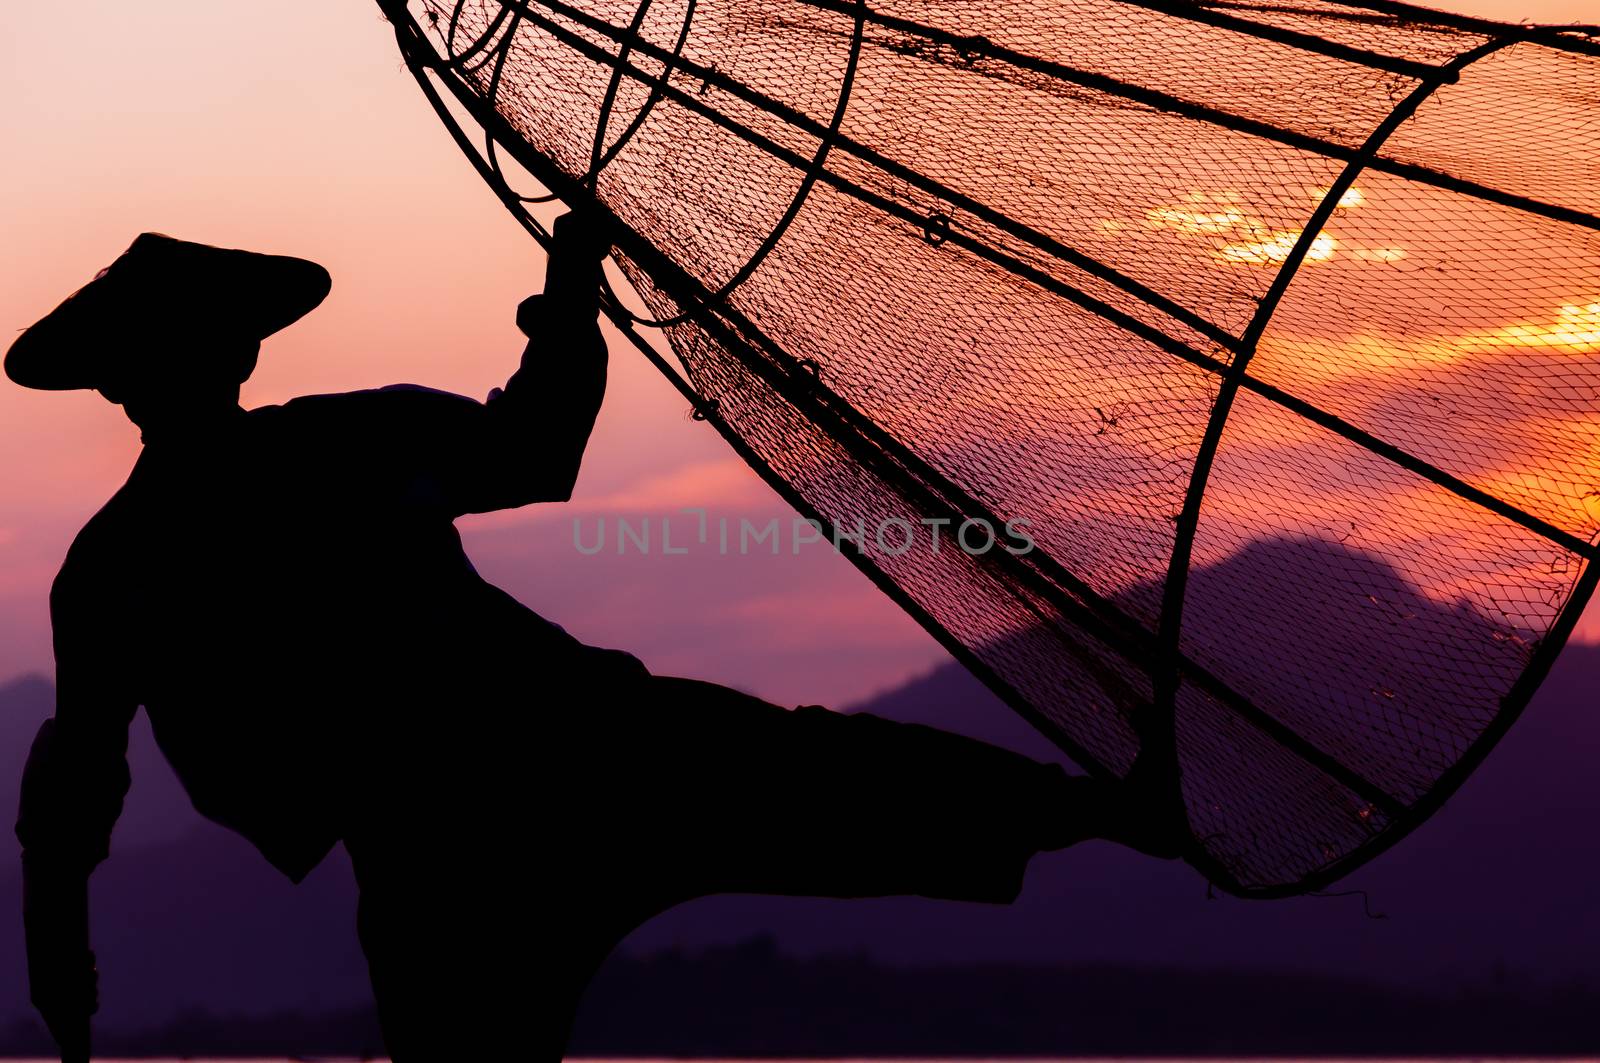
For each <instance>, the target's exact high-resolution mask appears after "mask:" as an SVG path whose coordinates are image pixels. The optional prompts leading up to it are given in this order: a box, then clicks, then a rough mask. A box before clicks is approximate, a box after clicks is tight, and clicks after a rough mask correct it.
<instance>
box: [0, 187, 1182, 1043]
mask: <svg viewBox="0 0 1600 1063" xmlns="http://www.w3.org/2000/svg"><path fill="white" fill-rule="evenodd" d="M568 217H569V218H570V217H571V216H570V215H569V216H568ZM597 232H598V230H597V229H596V228H595V227H593V226H582V227H579V226H576V225H573V224H571V223H569V222H567V220H566V219H563V224H561V225H558V228H557V239H556V250H555V253H554V254H553V256H552V263H551V267H550V274H549V283H548V284H547V285H546V293H545V294H544V295H543V296H534V297H532V298H531V299H529V300H527V301H526V302H524V304H523V305H522V306H521V307H520V308H519V311H518V323H519V325H520V326H521V327H522V329H523V330H524V331H525V332H526V333H527V335H528V336H529V337H530V342H529V344H528V349H527V351H526V353H525V354H524V355H523V359H522V366H521V368H520V369H519V370H518V371H517V372H516V374H515V375H513V376H512V378H511V379H510V381H508V382H507V384H506V386H505V388H504V389H503V390H498V391H496V392H494V393H492V394H491V395H490V396H489V398H488V401H486V402H482V403H479V402H476V401H473V400H471V399H467V398H462V397H460V396H457V395H450V394H445V393H443V392H439V391H433V390H429V389H426V388H420V387H413V386H406V385H401V386H396V387H386V388H380V389H377V390H374V391H358V392H352V393H349V394H340V395H317V396H309V397H305V398H298V399H294V400H293V401H290V402H288V403H285V404H284V405H282V406H265V407H261V408H258V409H254V410H250V411H245V410H242V409H240V407H239V404H238V396H239V385H240V383H241V382H242V381H244V380H245V379H246V378H247V377H248V376H249V375H250V373H251V371H252V370H253V369H254V367H255V363H256V355H257V351H258V349H259V345H260V341H261V340H262V339H264V338H265V337H267V336H268V335H271V334H272V333H274V332H276V331H277V330H279V329H281V328H283V327H284V326H286V325H288V324H290V323H291V322H293V321H295V320H296V319H298V318H299V317H301V316H302V315H304V314H305V313H307V312H309V311H310V310H311V309H313V308H314V307H316V306H317V304H318V303H320V302H321V301H322V299H323V297H324V296H325V295H326V294H327V292H328V288H329V278H328V274H327V273H326V271H324V270H323V269H322V268H321V267H320V266H317V265H314V264H312V263H310V262H306V261H303V260H300V259H294V258H284V257H275V256H267V255H257V254H252V253H248V252H244V251H236V250H225V249H221V248H214V247H208V246H205V245H201V244H193V243H187V242H184V241H180V240H174V239H171V238H169V237H165V236H160V235H156V234H151V233H146V234H144V235H142V236H140V237H139V238H138V239H137V240H135V241H134V242H133V245H132V246H131V247H129V249H128V250H127V252H126V253H124V254H123V255H122V256H121V257H120V258H118V259H117V260H116V261H115V262H114V263H112V264H111V266H110V267H108V268H107V269H106V270H103V271H102V272H101V274H100V275H99V276H98V277H97V278H96V279H95V280H94V281H92V282H91V283H90V284H88V285H87V286H85V287H84V288H83V289H81V290H80V291H79V292H77V293H76V294H75V295H73V296H72V297H71V298H69V299H68V300H67V301H66V302H65V303H63V304H62V305H61V306H60V307H58V308H57V309H56V310H55V311H53V312H52V313H51V314H50V315H49V316H47V317H46V318H44V319H43V320H42V321H40V322H39V323H38V324H37V325H35V326H33V327H32V328H31V329H29V330H28V331H27V332H26V333H24V334H23V335H22V336H21V337H20V338H19V339H18V340H17V341H16V343H15V344H14V345H13V346H12V348H11V350H10V352H9V354H8V355H7V357H6V363H5V367H6V372H7V373H8V374H9V375H10V376H11V377H12V379H13V380H15V381H16V382H17V383H19V384H23V385H26V386H28V387H35V388H52V389H54V388H93V389H96V390H98V391H99V392H100V393H101V394H102V395H104V396H105V397H106V398H107V399H109V400H110V401H112V402H114V403H119V404H121V405H122V406H123V408H124V410H125V411H126V412H127V415H128V417H129V418H131V419H132V420H133V421H134V422H135V423H136V424H137V425H138V426H139V428H140V429H141V431H142V433H143V440H144V444H145V445H144V451H143V453H142V454H141V455H140V456H139V460H138V462H137V464H136V465H135V466H134V468H133V472H132V473H131V475H130V476H129V478H128V482H127V483H126V484H125V485H124V486H123V487H122V489H121V490H119V491H118V492H117V493H116V495H115V496H113V497H112V499H111V500H110V501H109V502H108V503H107V504H106V505H105V507H104V508H103V509H101V510H100V512H99V513H97V514H96V515H95V516H94V517H93V519H91V520H90V521H89V523H88V525H87V526H86V527H85V528H84V529H83V531H82V532H80V533H79V535H78V537H77V540H76V541H75V542H74V543H73V545H72V548H71V550H70V551H69V553H68V555H67V559H66V562H65V563H64V564H63V566H62V568H61V573H60V575H59V576H58V577H57V578H56V582H55V586H54V588H53V590H52V591H51V597H50V607H51V617H52V621H53V624H54V636H55V653H56V667H57V691H58V692H57V698H58V700H57V706H56V715H55V718H54V719H53V720H50V721H47V722H46V723H45V725H44V727H43V728H42V729H41V730H40V732H39V736H38V738H37V739H36V741H35V742H34V746H33V750H32V752H31V754H30V756H29V758H28V765H27V769H26V772H25V774H24V778H23V784H22V809H21V815H20V818H19V822H18V825H17V834H18V836H19V837H20V838H21V840H22V843H23V848H24V852H23V866H24V878H25V919H26V924H27V939H28V967H29V977H30V979H31V982H32V987H33V1000H34V1003H35V1004H36V1005H37V1007H38V1008H39V1010H40V1012H41V1013H42V1015H43V1016H44V1018H45V1021H46V1022H47V1024H48V1025H49V1027H50V1029H51V1031H52V1032H53V1034H54V1035H55V1037H56V1039H57V1041H58V1042H59V1043H60V1044H61V1046H62V1049H63V1054H64V1056H65V1057H67V1058H69V1059H83V1058H87V1054H88V1037H89V1016H90V1014H91V1013H92V1012H93V1010H94V1007H95V994H96V990H95V984H96V975H95V971H94V966H93V956H92V954H91V953H90V950H89V940H88V929H87V879H88V876H89V873H90V871H91V870H92V869H93V868H94V867H95V865H97V864H98V863H100V861H102V860H104V859H105V857H106V855H107V851H108V845H109V839H110V835H111V829H112V825H113V824H114V822H115V821H116V819H117V816H118V813H119V812H120V811H121V807H122V800H123V796H124V794H125V793H126V792H127V788H128V785H129V775H128V767H127V762H126V758H125V751H126V746H127V736H128V725H129V722H130V720H131V719H132V717H133V714H134V712H135V711H136V710H137V709H138V707H139V706H140V705H143V706H144V707H145V709H146V711H147V712H148V713H149V715H150V723H151V726H152V728H153V729H154V732H155V736H156V740H157V742H158V743H159V744H160V746H161V749H162V751H163V753H164V754H165V755H166V757H167V758H168V760H170V761H171V763H172V766H173V768H174V769H175V771H176V772H177V775H178V777H179V778H180V779H181V780H182V782H183V785H184V787H185V788H186V789H187V791H188V793H189V795H190V797H191V799H192V800H193V802H194V805H195V807H196V808H197V809H198V810H199V811H200V812H201V813H202V814H203V815H205V816H207V817H209V818H210V819H213V820H215V821H216V822H218V823H221V824H223V825H225V826H228V827H230V828H232V829H234V830H236V831H238V832H239V833H241V834H243V835H244V836H245V837H246V838H248V839H249V840H250V841H251V842H253V843H254V844H255V845H256V847H257V848H259V849H260V850H261V852H262V853H263V854H264V855H265V856H266V858H267V859H268V860H269V861H271V862H272V864H273V865H274V866H275V867H277V868H278V869H279V870H281V871H283V872H284V873H285V874H286V875H288V876H289V877H290V878H291V879H295V880H297V881H298V880H299V879H301V878H303V877H304V876H305V875H306V874H307V873H308V872H309V871H311V869H312V868H313V867H315V866H316V865H317V863H318V862H319V861H321V860H322V858H323V857H324V856H325V855H326V854H327V852H328V851H329V849H330V848H332V846H333V845H334V844H336V843H337V842H339V841H340V840H343V841H344V843H345V845H346V846H347V848H348V849H349V852H350V856H351V858H352V861H353V863H354V865H355V871H356V876H357V879H358V881H359V884H360V890H361V900H360V908H359V914H358V923H359V928H360V936H361V943H362V946H363V948H364V950H365V951H366V954H367V957H368V961H369V965H370V969H371V975H372V983H373V987H374V989H375V991H376V995H377V1000H378V1008H379V1016H380V1019H381V1021H382V1025H383V1030H384V1036H385V1039H386V1041H387V1042H388V1044H389V1047H390V1051H391V1052H392V1053H393V1055H394V1058H395V1059H396V1060H398V1061H400V1063H405V1061H407V1060H466V1059H473V1058H483V1059H489V1058H495V1057H494V1056H491V1055H489V1054H488V1053H502V1054H503V1053H508V1052H513V1051H514V1052H516V1054H517V1055H519V1056H528V1055H532V1056H534V1057H536V1058H541V1059H546V1060H554V1059H558V1058H559V1057H560V1055H561V1052H562V1049H563V1047H564V1044H565V1039H566V1035H567V1029H568V1026H569V1025H570V1021H571V1018H572V1014H573V1010H574V1008H575V1007H576V1004H577V1001H578V997H579V994H580V993H581V992H582V989H583V987H584V985H585V983H586V982H587V980H588V979H589V976H590V975H591V974H592V972H593V971H594V969H595V968H596V966H597V965H598V964H599V963H600V961H601V960H602V959H603V958H604V957H605V955H606V954H607V952H609V951H610V949H611V948H612V947H613V945H615V944H616V943H617V942H618V941H619V940H620V939H621V938H622V937H623V936H624V935H625V934H627V933H628V932H629V931H630V930H632V929H633V928H634V927H636V926H638V925H639V924H640V923H641V922H643V921H644V920H646V919H648V918H649V917H650V916H652V915H655V914H656V913H658V912H660V911H662V910H664V909H666V908H668V907H670V906H671V905H674V904H677V903H679V902H681V901H686V900H688V899H690V898H693V897H698V896H702V895H705V894H711V893H725V892H743V893H779V894H797V895H818V896H833V897H863V896H878V895H885V894H922V895H925V896H930V897H946V898H957V899H963V900H975V901H993V902H1005V901H1009V900H1011V899H1012V898H1013V897H1014V896H1015V895H1016V894H1017V892H1018V890H1019V889H1020V887H1021V883H1022V876H1023V870H1024V868H1025V866H1026V864H1027V862H1028V859H1029V857H1030V856H1031V855H1032V854H1033V853H1034V852H1036V851H1039V850H1045V849H1055V848H1059V847H1062V846H1066V845H1070V844H1072V843H1073V842H1076V841H1079V840H1080V839H1083V838H1086V837H1092V836H1100V837H1116V838H1119V839H1120V840H1124V841H1127V842H1129V843H1130V844H1135V845H1138V846H1139V847H1140V848H1143V849H1146V850H1152V849H1157V850H1169V849H1171V846H1170V845H1169V844H1167V843H1166V842H1164V841H1162V840H1160V839H1153V838H1152V837H1146V836H1145V834H1144V828H1143V827H1142V826H1141V825H1139V824H1138V823H1136V822H1135V820H1136V818H1137V817H1136V816H1135V815H1134V814H1133V813H1131V812H1130V811H1129V810H1130V808H1133V807H1134V806H1133V805H1132V804H1130V803H1125V802H1123V801H1122V800H1121V796H1122V795H1121V793H1120V792H1118V791H1117V790H1116V789H1115V788H1114V787H1113V786H1112V785H1111V784H1107V783H1102V782H1094V781H1090V780H1087V779H1077V778H1069V777H1068V776H1066V775H1065V774H1064V773H1063V772H1062V771H1061V770H1060V768H1058V767H1055V766H1044V765H1040V764H1037V763H1035V762H1034V761H1031V760H1028V759H1026V758H1024V757H1021V756H1017V755H1015V754H1012V753H1009V752H1005V751H1002V750H1000V749H996V748H994V747H991V746H987V745H984V744H981V743H979V742H975V741H971V740H968V739H965V738H960V737H956V736H953V735H949V734H945V733H942V732H939V731H935V730H932V729H929V728H925V727H919V726H913V725H906V724H898V723H892V722H889V721H886V720H882V719H877V718H874V717H871V716H866V715H854V716H847V715H840V714H835V713H831V712H828V711H826V710H824V709H821V708H817V707H815V706H812V707H805V708H801V709H797V710H793V711H789V710H785V709H781V708H779V707H777V706H774V705H770V704H767V703H766V702H763V701H759V700H757V699H755V698H752V697H749V696H746V695H744V694H740V693H737V692H735V691H732V690H729V689H726V688H723V687H720V686H716V685H712V684H708V683H700V682H694V681H690V680H684V679H672V678H665V677H657V676H652V675H651V674H650V673H649V672H647V671H646V670H645V668H644V666H643V665H642V664H640V663H639V661H637V660H636V659H635V658H633V657H631V656H629V655H627V654H625V653H621V652H618V651H611V650H601V649H595V648H592V647H589V646H586V645H584V644H582V643H580V642H579V641H578V640H576V639H574V638H573V637H571V636H570V635H568V634H567V633H566V632H565V631H563V630H562V629H561V628H560V627H557V626H556V625H554V624H552V623H550V622H549V621H546V620H544V619H542V618H540V617H539V616H538V615H536V614H535V613H533V612H532V611H531V610H529V609H527V608H526V607H524V606H522V605H521V604H519V603H518V602H517V601H515V600H514V599H513V598H512V597H511V596H510V595H508V594H506V593H505V592H503V591H501V590H499V589H497V588H495V587H493V586H491V585H490V584H488V583H486V582H485V581H484V580H483V579H481V578H480V577H479V576H478V574H477V572H475V571H474V569H473V567H472V565H471V563H470V562H469V561H468V559H467V555H466V554H465V553H464V552H463V550H462V546H461V541H460V538H459V536H458V535H457V533H456V529H455V527H454V525H453V523H452V522H453V521H454V520H455V518H456V517H459V516H461V515H462V514H464V513H481V512H484V511H487V510H496V509H505V508H510V507H515V506H523V505H527V504H529V503H532V502H555V501H562V500H565V499H566V498H568V497H569V495H570V493H571V491H572V486H573V481H574V479H575V478H576V477H577V474H578V465H579V461H580V459H581V457H582V454H583V450H584V445H585V443H586V441H587V439H588V436H589V432H590V429H591V427H592V426H593V424H594V419H595V416H596V414H597V412H598V411H599V408H600V401H601V396H602V394H603V392H604V390H605V370H606V356H605V343H604V340H603V339H602V337H601V335H600V331H599V326H598V324H597V308H598V303H597V293H598V285H599V269H600V265H599V264H600V261H601V259H602V257H603V256H604V254H605V252H606V251H607V249H608V248H607V245H606V243H605V241H604V239H603V238H602V237H601V236H599V235H597ZM241 962H248V960H246V959H243V958H241Z"/></svg>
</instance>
